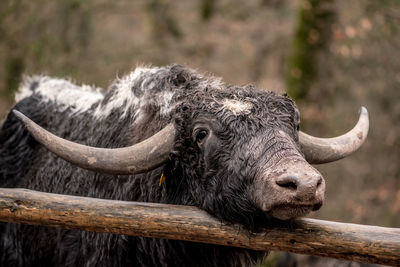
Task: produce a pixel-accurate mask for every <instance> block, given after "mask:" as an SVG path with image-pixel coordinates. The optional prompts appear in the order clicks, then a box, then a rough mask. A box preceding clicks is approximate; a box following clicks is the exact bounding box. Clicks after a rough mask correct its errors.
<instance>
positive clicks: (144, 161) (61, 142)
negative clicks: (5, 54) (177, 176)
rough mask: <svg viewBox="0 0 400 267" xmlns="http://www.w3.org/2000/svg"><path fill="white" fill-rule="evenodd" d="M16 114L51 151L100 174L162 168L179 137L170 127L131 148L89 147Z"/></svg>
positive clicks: (172, 127) (170, 125)
mask: <svg viewBox="0 0 400 267" xmlns="http://www.w3.org/2000/svg"><path fill="white" fill-rule="evenodd" d="M13 113H14V114H15V116H16V117H17V118H18V119H19V120H20V121H21V122H22V123H23V124H24V126H25V128H26V129H27V130H28V132H29V133H30V134H31V135H32V136H33V137H34V138H35V139H36V141H38V142H39V143H41V144H42V145H44V146H45V147H46V148H47V149H48V150H50V151H51V152H53V153H54V154H56V155H57V156H59V157H60V158H63V159H64V160H66V161H68V162H70V163H72V164H74V165H76V166H79V167H81V168H84V169H88V170H92V171H96V172H100V173H109V174H121V175H123V174H136V173H143V172H147V171H149V170H152V169H155V168H156V167H158V166H161V165H162V164H163V163H165V162H166V161H167V160H168V159H169V154H170V152H171V150H172V148H173V145H174V140H175V134H176V130H175V126H174V125H173V124H172V123H170V124H168V125H167V126H165V127H164V128H163V129H162V130H160V131H159V132H157V133H156V134H154V135H153V136H151V137H149V138H147V139H146V140H144V141H142V142H140V143H138V144H134V145H132V146H129V147H123V148H113V149H109V148H97V147H89V146H85V145H81V144H77V143H74V142H71V141H68V140H65V139H62V138H60V137H58V136H55V135H54V134H52V133H50V132H48V131H46V130H45V129H43V128H42V127H40V126H39V125H37V124H36V123H34V122H33V121H32V120H30V119H29V118H28V117H26V116H25V115H24V114H22V113H21V112H19V111H17V110H13Z"/></svg>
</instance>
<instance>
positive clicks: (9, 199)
mask: <svg viewBox="0 0 400 267" xmlns="http://www.w3.org/2000/svg"><path fill="white" fill-rule="evenodd" d="M0 221H3V222H14V223H25V224H34V225H43V226H52V227H62V228H68V229H77V230H85V231H95V232H104V233H112V234H124V235H132V236H144V237H156V238H169V239H177V240H186V241H193V242H203V243H210V244H217V245H224V246H235V247H242V248H249V249H254V250H281V251H290V252H294V253H301V254H309V255H319V256H327V257H333V258H338V259H345V260H353V261H363V262H370V263H380V264H388V265H396V266H399V265H400V229H395V228H384V227H377V226H366V225H357V224H347V223H338V222H330V221H322V220H314V219H300V220H297V221H295V222H293V223H292V224H291V225H290V227H284V226H282V227H272V228H268V227H266V228H265V229H264V230H263V231H262V232H260V233H251V234H250V233H249V232H247V231H245V230H243V229H241V228H240V227H239V226H235V225H226V224H224V223H221V222H220V221H219V220H216V219H215V218H213V217H212V216H210V215H209V214H208V213H206V212H204V211H202V210H199V209H197V208H195V207H188V206H176V205H165V204H155V203H141V202H126V201H114V200H105V199H95V198H88V197H76V196H66V195H57V194H49V193H42V192H36V191H30V190H25V189H0Z"/></svg>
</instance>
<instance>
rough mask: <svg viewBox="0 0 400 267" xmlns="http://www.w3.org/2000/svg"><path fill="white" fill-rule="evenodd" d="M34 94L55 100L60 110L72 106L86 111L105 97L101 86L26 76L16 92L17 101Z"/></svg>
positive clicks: (75, 109)
mask: <svg viewBox="0 0 400 267" xmlns="http://www.w3.org/2000/svg"><path fill="white" fill-rule="evenodd" d="M32 94H37V95H39V96H41V97H42V99H43V101H45V102H48V101H52V102H54V103H55V104H56V105H57V107H59V108H60V110H65V109H66V108H71V109H72V111H73V112H84V111H86V110H88V109H89V108H90V107H91V106H92V105H93V104H95V103H97V102H99V101H101V100H102V99H103V97H104V95H103V90H102V89H101V88H96V87H92V86H89V85H81V86H78V85H76V84H73V83H72V82H71V81H68V80H64V79H57V78H50V77H47V76H32V77H26V78H24V81H23V83H22V85H21V86H20V88H19V89H18V91H17V93H16V94H15V101H17V102H18V101H20V100H22V99H24V98H26V97H29V96H30V95H32Z"/></svg>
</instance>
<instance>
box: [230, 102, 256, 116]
mask: <svg viewBox="0 0 400 267" xmlns="http://www.w3.org/2000/svg"><path fill="white" fill-rule="evenodd" d="M222 104H223V105H224V108H226V109H229V110H230V111H231V112H232V113H233V115H235V116H236V115H239V114H249V113H250V112H251V109H252V108H253V104H252V103H250V102H245V101H239V100H235V99H228V98H225V99H224V100H223V101H222Z"/></svg>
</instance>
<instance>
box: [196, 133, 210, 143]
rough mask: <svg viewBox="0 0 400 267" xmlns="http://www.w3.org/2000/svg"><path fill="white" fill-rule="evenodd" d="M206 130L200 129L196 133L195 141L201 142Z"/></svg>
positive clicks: (205, 135)
mask: <svg viewBox="0 0 400 267" xmlns="http://www.w3.org/2000/svg"><path fill="white" fill-rule="evenodd" d="M207 135H208V131H207V130H200V131H198V132H197V134H196V142H197V143H199V144H201V143H202V142H203V141H204V139H205V138H206V137H207Z"/></svg>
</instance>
